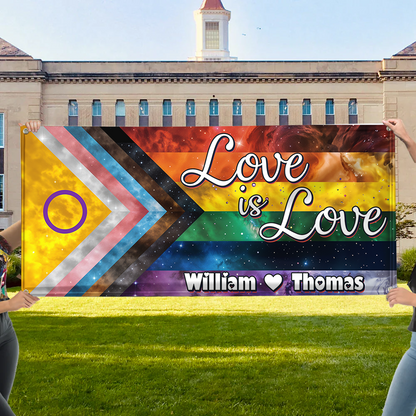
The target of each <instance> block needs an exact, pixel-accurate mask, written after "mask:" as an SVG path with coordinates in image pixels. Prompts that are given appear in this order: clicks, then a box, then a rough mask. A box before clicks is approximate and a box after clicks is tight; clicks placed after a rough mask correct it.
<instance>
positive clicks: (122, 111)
mask: <svg viewBox="0 0 416 416" xmlns="http://www.w3.org/2000/svg"><path fill="white" fill-rule="evenodd" d="M125 125H126V105H125V104H124V101H123V100H117V101H116V126H118V127H124V126H125Z"/></svg>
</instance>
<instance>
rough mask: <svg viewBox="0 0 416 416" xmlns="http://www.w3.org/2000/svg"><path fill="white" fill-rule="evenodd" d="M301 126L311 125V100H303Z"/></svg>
mask: <svg viewBox="0 0 416 416" xmlns="http://www.w3.org/2000/svg"><path fill="white" fill-rule="evenodd" d="M302 124H312V109H311V100H309V99H308V98H305V99H304V100H303V103H302Z"/></svg>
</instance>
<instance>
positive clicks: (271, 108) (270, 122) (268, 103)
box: [264, 98, 280, 126]
mask: <svg viewBox="0 0 416 416" xmlns="http://www.w3.org/2000/svg"><path fill="white" fill-rule="evenodd" d="M279 102H280V100H271V99H267V98H266V99H265V100H264V107H265V111H266V126H278V125H279Z"/></svg>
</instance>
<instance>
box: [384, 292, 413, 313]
mask: <svg viewBox="0 0 416 416" xmlns="http://www.w3.org/2000/svg"><path fill="white" fill-rule="evenodd" d="M387 300H388V301H389V305H390V308H392V307H393V306H394V305H407V306H414V307H415V308H416V293H412V292H410V291H409V290H407V289H405V288H403V287H396V288H395V289H392V290H390V292H389V293H388V294H387Z"/></svg>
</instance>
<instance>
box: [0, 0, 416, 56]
mask: <svg viewBox="0 0 416 416" xmlns="http://www.w3.org/2000/svg"><path fill="white" fill-rule="evenodd" d="M201 3H202V0H71V1H68V2H65V1H61V0H37V1H33V0H14V1H12V0H0V37H1V38H3V39H5V40H7V41H8V42H10V43H12V44H13V45H14V46H16V47H18V48H20V49H22V50H23V51H25V52H26V53H28V54H29V55H31V56H33V57H34V58H36V59H42V60H44V61H97V60H99V61H186V60H187V59H188V58H189V57H192V56H194V55H195V47H196V35H195V22H194V18H193V11H194V10H197V9H199V7H200V6H201ZM223 4H224V7H225V8H226V9H227V10H230V11H231V21H230V52H231V56H235V57H237V58H238V59H239V60H277V61H292V60H294V61H298V60H381V59H383V58H389V57H390V56H392V55H394V54H395V53H397V52H399V51H400V50H402V49H403V48H405V47H406V46H408V45H409V44H411V43H413V42H415V41H416V24H415V21H416V1H415V0H396V1H394V2H393V1H391V0H349V1H339V0H314V1H312V0H223Z"/></svg>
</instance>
